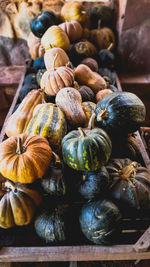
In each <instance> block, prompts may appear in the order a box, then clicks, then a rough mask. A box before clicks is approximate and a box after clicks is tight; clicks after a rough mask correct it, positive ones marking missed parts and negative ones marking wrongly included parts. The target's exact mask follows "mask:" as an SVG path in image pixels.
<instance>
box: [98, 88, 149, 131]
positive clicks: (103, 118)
mask: <svg viewBox="0 0 150 267" xmlns="http://www.w3.org/2000/svg"><path fill="white" fill-rule="evenodd" d="M95 113H96V124H97V125H98V126H99V127H102V128H103V129H105V130H106V131H107V132H109V133H111V135H113V134H115V133H117V134H118V133H122V134H123V135H126V134H128V133H132V132H135V131H136V130H137V129H138V128H139V127H140V125H141V123H142V122H143V121H144V120H145V114H146V111H145V105H144V104H143V102H142V101H141V100H140V99H139V98H138V97H137V96H136V95H135V94H133V93H129V92H113V93H111V94H108V95H106V96H104V98H103V99H102V100H100V101H99V102H98V103H97V105H96V109H95Z"/></svg>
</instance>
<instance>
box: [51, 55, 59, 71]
mask: <svg viewBox="0 0 150 267" xmlns="http://www.w3.org/2000/svg"><path fill="white" fill-rule="evenodd" d="M57 56H58V53H56V55H55V57H54V60H53V63H52V70H54V69H55V61H56V58H57Z"/></svg>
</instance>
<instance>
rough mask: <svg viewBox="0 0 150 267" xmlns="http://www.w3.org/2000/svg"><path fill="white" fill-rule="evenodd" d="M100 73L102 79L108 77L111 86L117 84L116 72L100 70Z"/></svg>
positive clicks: (105, 69) (106, 69)
mask: <svg viewBox="0 0 150 267" xmlns="http://www.w3.org/2000/svg"><path fill="white" fill-rule="evenodd" d="M98 73H99V74H100V75H101V76H102V77H108V78H109V80H110V84H115V82H116V75H115V72H114V71H111V70H110V69H108V68H99V69H98Z"/></svg>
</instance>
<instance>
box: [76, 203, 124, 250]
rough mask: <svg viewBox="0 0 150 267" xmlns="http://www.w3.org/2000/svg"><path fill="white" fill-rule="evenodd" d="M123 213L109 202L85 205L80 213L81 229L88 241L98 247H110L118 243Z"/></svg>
mask: <svg viewBox="0 0 150 267" xmlns="http://www.w3.org/2000/svg"><path fill="white" fill-rule="evenodd" d="M120 219H121V213H120V211H119V209H118V208H117V206H116V205H115V204H114V203H113V202H111V201H109V200H105V199H104V200H95V201H89V202H87V203H85V204H84V205H83V207H82V209H81V211H80V216H79V222H80V227H81V230H82V232H83V234H84V235H85V237H86V238H87V239H89V240H90V241H92V242H93V243H94V244H98V245H109V244H112V243H113V241H114V240H115V241H116V236H118V232H119V228H118V226H119V223H120Z"/></svg>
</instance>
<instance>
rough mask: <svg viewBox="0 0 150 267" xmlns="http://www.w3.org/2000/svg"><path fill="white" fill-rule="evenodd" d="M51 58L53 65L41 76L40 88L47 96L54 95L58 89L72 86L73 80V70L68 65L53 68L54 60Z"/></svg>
mask: <svg viewBox="0 0 150 267" xmlns="http://www.w3.org/2000/svg"><path fill="white" fill-rule="evenodd" d="M56 58H57V54H56V56H55V58H54V60H53V67H52V69H50V70H47V71H46V72H45V73H44V74H43V75H42V78H41V88H42V89H44V92H45V93H46V94H47V95H49V96H55V95H56V94H57V93H58V92H59V90H60V89H62V88H64V87H68V86H72V84H73V82H74V71H73V70H72V69H71V68H69V67H65V66H62V67H59V68H55V60H56Z"/></svg>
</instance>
